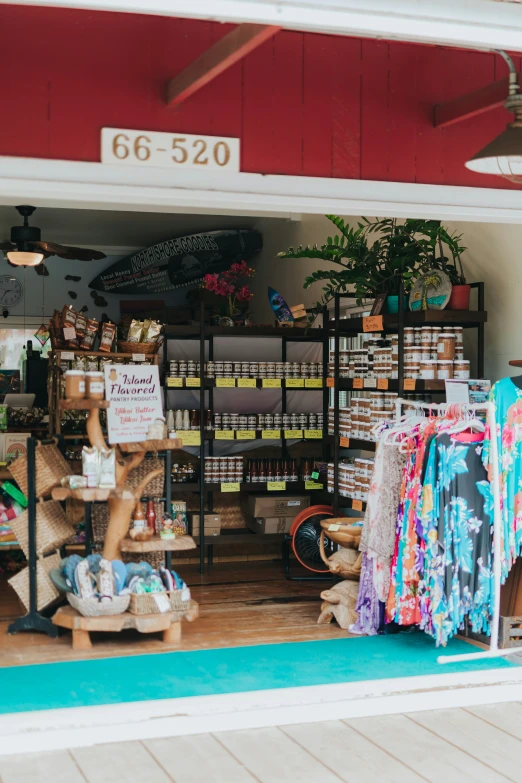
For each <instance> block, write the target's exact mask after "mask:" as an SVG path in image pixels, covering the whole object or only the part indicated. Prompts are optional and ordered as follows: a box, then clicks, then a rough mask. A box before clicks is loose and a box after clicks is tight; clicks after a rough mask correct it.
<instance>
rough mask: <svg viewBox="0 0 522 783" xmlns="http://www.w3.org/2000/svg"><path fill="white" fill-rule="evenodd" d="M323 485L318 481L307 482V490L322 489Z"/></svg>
mask: <svg viewBox="0 0 522 783" xmlns="http://www.w3.org/2000/svg"><path fill="white" fill-rule="evenodd" d="M322 488H323V485H322V484H319V483H318V482H316V481H305V489H322Z"/></svg>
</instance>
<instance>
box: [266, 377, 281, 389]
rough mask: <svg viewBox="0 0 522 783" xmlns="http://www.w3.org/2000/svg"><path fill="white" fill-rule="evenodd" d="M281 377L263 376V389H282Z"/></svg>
mask: <svg viewBox="0 0 522 783" xmlns="http://www.w3.org/2000/svg"><path fill="white" fill-rule="evenodd" d="M280 388H281V378H263V389H280Z"/></svg>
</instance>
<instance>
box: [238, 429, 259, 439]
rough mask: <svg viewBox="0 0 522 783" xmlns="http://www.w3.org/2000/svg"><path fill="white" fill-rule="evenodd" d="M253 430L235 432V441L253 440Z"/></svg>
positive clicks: (254, 436) (254, 434)
mask: <svg viewBox="0 0 522 783" xmlns="http://www.w3.org/2000/svg"><path fill="white" fill-rule="evenodd" d="M255 439H256V431H255V430H236V440H255Z"/></svg>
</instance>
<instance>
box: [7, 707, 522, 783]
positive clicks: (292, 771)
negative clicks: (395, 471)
mask: <svg viewBox="0 0 522 783" xmlns="http://www.w3.org/2000/svg"><path fill="white" fill-rule="evenodd" d="M521 726H522V704H518V703H511V704H498V705H495V704H494V705H488V706H484V707H472V708H466V709H450V710H438V711H436V712H416V713H411V714H405V715H390V716H385V717H374V718H357V719H353V720H347V721H342V720H335V721H328V722H324V723H308V724H303V725H294V726H281V727H274V728H262V729H252V730H250V729H249V730H245V731H233V732H223V733H216V734H199V735H194V736H187V737H169V738H165V739H152V740H146V741H143V742H136V741H133V742H125V743H118V744H110V745H109V744H107V745H97V746H94V747H87V748H77V749H73V750H70V751H66V750H60V751H55V752H50V753H43V754H27V755H24V756H5V757H0V781H1V782H2V783H46V781H48V780H52V781H53V783H62V782H63V783H108V782H109V781H113V780H117V781H118V783H131V781H132V783H134V781H136V780H149V781H154V783H200V781H203V780H209V781H212V783H294V781H299V783H339V781H344V782H345V783H426V782H427V783H440V781H444V783H462V781H465V780H473V781H478V782H480V781H484V783H506V781H511V783H522V765H521V763H520V759H521V756H522V739H521V738H522V729H521ZM267 751H269V752H267Z"/></svg>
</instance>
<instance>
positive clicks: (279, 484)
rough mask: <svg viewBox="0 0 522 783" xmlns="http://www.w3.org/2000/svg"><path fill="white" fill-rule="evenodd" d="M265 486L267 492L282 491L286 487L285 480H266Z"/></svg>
mask: <svg viewBox="0 0 522 783" xmlns="http://www.w3.org/2000/svg"><path fill="white" fill-rule="evenodd" d="M266 488H267V490H268V491H269V492H282V491H283V490H285V489H286V481H267V482H266Z"/></svg>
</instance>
